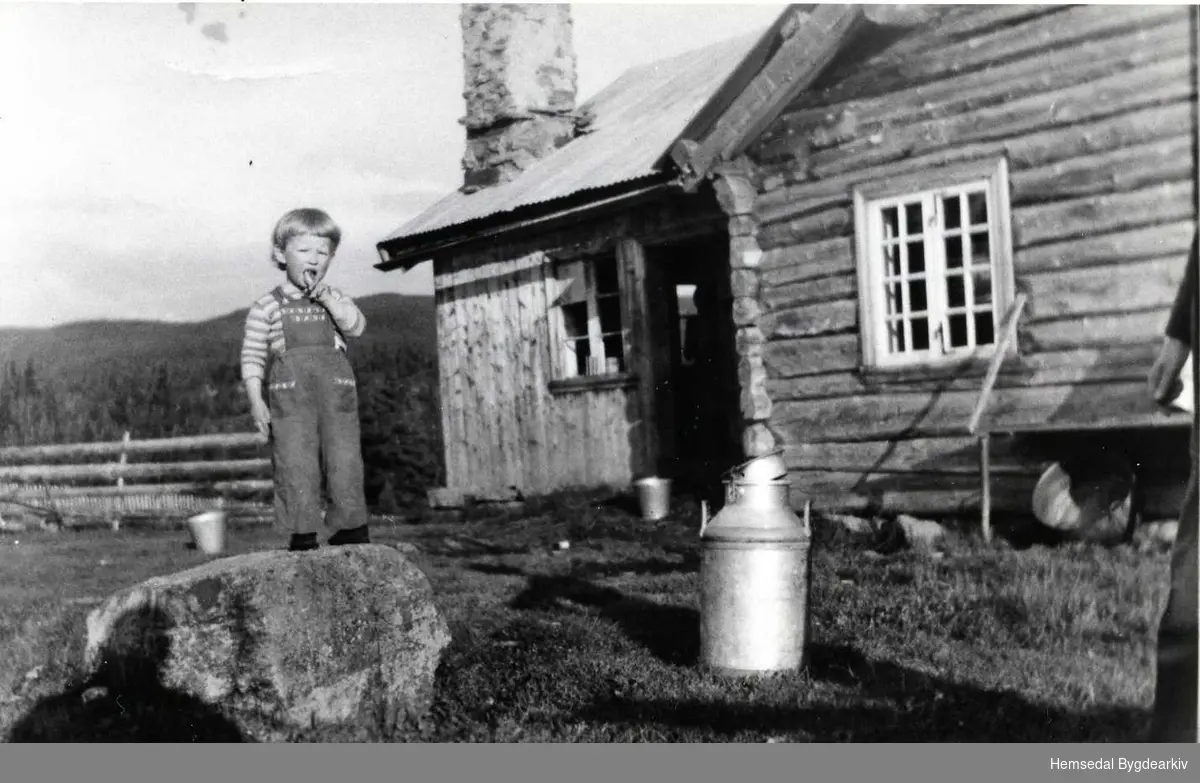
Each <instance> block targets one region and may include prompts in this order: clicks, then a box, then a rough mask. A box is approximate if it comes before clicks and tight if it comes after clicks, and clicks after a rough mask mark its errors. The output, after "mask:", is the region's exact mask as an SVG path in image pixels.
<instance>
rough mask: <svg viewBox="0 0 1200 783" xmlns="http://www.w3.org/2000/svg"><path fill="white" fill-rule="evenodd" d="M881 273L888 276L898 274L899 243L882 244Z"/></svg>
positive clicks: (896, 275)
mask: <svg viewBox="0 0 1200 783" xmlns="http://www.w3.org/2000/svg"><path fill="white" fill-rule="evenodd" d="M883 273H884V274H885V275H887V276H889V277H899V276H900V245H898V244H897V245H884V246H883Z"/></svg>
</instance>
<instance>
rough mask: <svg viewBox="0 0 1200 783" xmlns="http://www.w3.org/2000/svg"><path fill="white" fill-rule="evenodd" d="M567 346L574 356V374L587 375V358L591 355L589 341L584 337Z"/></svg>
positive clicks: (572, 341)
mask: <svg viewBox="0 0 1200 783" xmlns="http://www.w3.org/2000/svg"><path fill="white" fill-rule="evenodd" d="M567 345H568V346H569V347H570V350H571V351H573V352H574V354H575V374H576V375H587V374H588V357H590V356H591V355H592V344H591V341H590V340H588V339H587V338H586V337H585V338H583V339H582V340H571V341H570V342H568V343H567Z"/></svg>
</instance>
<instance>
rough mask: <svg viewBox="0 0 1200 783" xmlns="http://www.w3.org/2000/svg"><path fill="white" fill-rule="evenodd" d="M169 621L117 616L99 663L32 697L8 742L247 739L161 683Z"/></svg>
mask: <svg viewBox="0 0 1200 783" xmlns="http://www.w3.org/2000/svg"><path fill="white" fill-rule="evenodd" d="M171 627H172V621H171V619H170V618H169V617H168V616H167V614H166V613H165V612H163V611H162V610H160V609H154V608H150V607H141V608H139V609H136V610H133V611H130V612H128V613H126V614H125V615H123V616H122V617H121V618H119V619H118V620H117V622H116V624H115V626H114V628H113V632H112V635H111V637H110V642H109V644H108V645H107V646H106V648H105V649H104V651H103V653H102V657H101V660H102V663H101V665H100V667H99V668H98V669H97V671H96V672H95V674H93V675H92V676H91V677H90V678H89V679H88V680H87V681H86V682H83V683H80V684H76V685H74V686H71V687H68V688H67V689H66V690H65V691H63V692H62V693H60V694H58V695H55V696H50V697H47V698H43V699H41V700H40V701H38V702H37V703H36V704H35V705H34V706H33V707H32V708H31V709H30V710H29V711H28V712H27V713H26V714H25V715H24V716H23V717H21V718H20V719H19V720H18V721H17V722H16V723H15V724H14V725H13V726H12V728H11V729H10V730H9V734H8V737H7V738H6V739H7V741H9V742H247V741H249V740H248V739H247V738H246V737H245V736H244V735H243V733H242V732H241V730H239V729H238V727H237V726H236V725H235V724H234V723H233V722H231V721H230V720H228V719H227V718H226V717H224V716H223V715H222V714H221V713H220V712H219V711H217V710H216V709H214V708H212V707H211V706H209V705H207V704H205V703H204V702H202V701H200V700H199V699H197V698H195V697H194V696H191V695H189V694H186V693H183V692H181V691H178V690H175V689H172V688H169V687H167V686H165V685H164V684H163V683H162V667H163V664H164V662H165V661H166V659H167V657H168V655H169V653H170V637H169V636H168V633H169V631H170V629H171Z"/></svg>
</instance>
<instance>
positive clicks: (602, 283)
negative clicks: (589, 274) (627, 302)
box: [595, 258, 620, 294]
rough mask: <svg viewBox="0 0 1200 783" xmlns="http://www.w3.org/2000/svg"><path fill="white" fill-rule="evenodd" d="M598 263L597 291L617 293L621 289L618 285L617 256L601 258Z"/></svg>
mask: <svg viewBox="0 0 1200 783" xmlns="http://www.w3.org/2000/svg"><path fill="white" fill-rule="evenodd" d="M595 265H596V293H598V294H615V293H618V292H619V291H620V287H619V286H618V285H617V260H616V259H615V258H605V259H599V260H597V261H596V262H595Z"/></svg>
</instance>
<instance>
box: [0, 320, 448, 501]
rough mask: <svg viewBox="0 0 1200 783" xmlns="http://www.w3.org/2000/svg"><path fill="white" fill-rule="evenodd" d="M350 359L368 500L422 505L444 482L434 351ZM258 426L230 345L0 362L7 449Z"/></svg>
mask: <svg viewBox="0 0 1200 783" xmlns="http://www.w3.org/2000/svg"><path fill="white" fill-rule="evenodd" d="M231 354H232V355H231ZM350 359H351V363H352V364H353V365H354V369H355V373H356V375H357V378H358V384H359V415H360V418H361V422H362V444H363V459H364V462H365V467H366V491H367V500H368V503H370V504H371V505H372V506H373V507H375V508H377V509H378V510H380V511H383V512H385V513H386V512H389V511H396V510H399V509H400V508H402V507H404V506H411V505H414V504H419V503H422V502H424V498H425V492H426V490H427V489H428V488H430V487H433V486H437V485H439V484H440V482H442V481H443V479H444V471H443V467H442V453H443V452H442V444H441V417H440V414H439V412H438V401H437V366H436V357H435V356H434V355H433V353H432V351H431V350H425V349H424V346H421V345H413V344H409V343H401V344H397V343H395V342H391V341H369V342H365V343H363V344H360V345H356V346H354V348H353V349H352V350H351V352H350ZM252 429H253V422H252V420H251V418H250V414H249V408H248V405H247V403H246V397H245V393H244V391H243V389H242V385H241V372H240V368H239V365H238V362H237V356H236V353H235V352H231V351H229V350H227V349H219V348H216V347H214V350H212V351H201V352H197V351H187V352H176V353H174V354H169V355H166V356H162V355H160V356H159V358H156V359H153V360H149V361H148V360H146V359H145V357H138V356H129V357H121V358H119V359H116V360H112V359H110V360H106V361H101V362H96V363H93V364H91V365H89V366H87V367H86V369H84V370H75V371H73V372H69V373H68V372H62V371H59V370H58V368H56V367H55V366H54V365H53V364H52V363H48V362H44V361H39V359H38V358H37V357H34V356H30V357H28V358H27V359H26V361H24V362H18V361H16V360H13V359H8V360H7V361H5V362H4V363H3V366H0V445H4V446H21V445H39V444H53V443H84V442H104V441H116V440H120V439H121V438H122V437H123V436H124V434H125V433H126V432H128V433H130V437H131V438H133V439H135V440H144V439H149V438H172V437H181V436H190V435H201V434H211V433H225V432H248V431H251V430H252Z"/></svg>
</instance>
